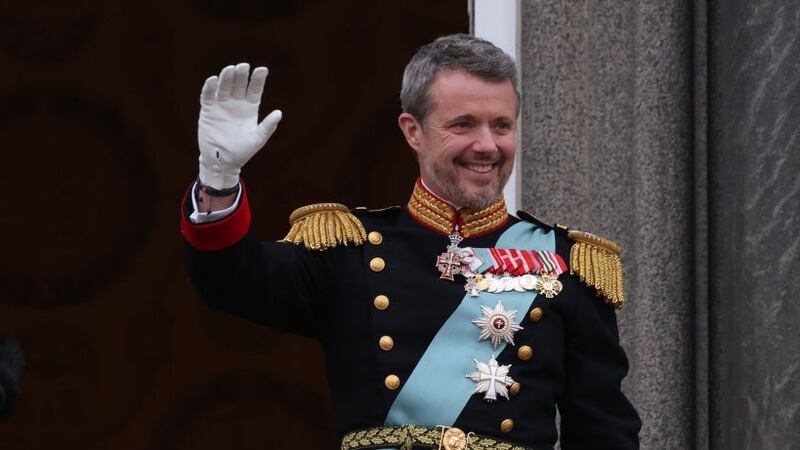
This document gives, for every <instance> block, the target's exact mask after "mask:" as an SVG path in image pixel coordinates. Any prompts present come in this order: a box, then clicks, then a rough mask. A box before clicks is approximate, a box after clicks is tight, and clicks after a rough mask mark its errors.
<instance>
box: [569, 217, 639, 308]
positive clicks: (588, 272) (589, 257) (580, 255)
mask: <svg viewBox="0 0 800 450" xmlns="http://www.w3.org/2000/svg"><path fill="white" fill-rule="evenodd" d="M567 236H568V237H569V238H570V239H572V240H573V241H575V243H574V244H572V248H571V249H570V252H569V272H570V273H577V274H578V277H579V278H580V280H581V281H582V282H584V283H585V284H587V285H589V286H592V287H594V288H595V289H597V293H598V294H600V295H601V296H602V297H603V298H604V299H605V301H606V303H608V304H610V305H612V306H614V307H615V308H617V309H619V308H622V305H623V304H624V303H625V294H624V292H623V286H622V263H621V262H620V259H619V252H620V248H619V245H617V244H616V243H615V242H613V241H609V240H608V239H603V238H601V237H599V236H595V235H593V234H591V233H586V232H584V231H577V230H570V231H568V232H567Z"/></svg>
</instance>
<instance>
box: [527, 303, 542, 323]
mask: <svg viewBox="0 0 800 450" xmlns="http://www.w3.org/2000/svg"><path fill="white" fill-rule="evenodd" d="M543 315H544V311H542V308H539V307H538V306H537V307H536V308H533V309H532V310H531V313H530V317H531V320H532V321H534V322H538V321H539V320H540V319H541V318H542V316H543Z"/></svg>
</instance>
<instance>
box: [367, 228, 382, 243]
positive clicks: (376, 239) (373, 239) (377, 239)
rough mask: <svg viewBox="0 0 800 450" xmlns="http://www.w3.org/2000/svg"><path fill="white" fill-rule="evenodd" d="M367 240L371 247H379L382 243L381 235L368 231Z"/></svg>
mask: <svg viewBox="0 0 800 450" xmlns="http://www.w3.org/2000/svg"><path fill="white" fill-rule="evenodd" d="M367 240H369V243H370V244H372V245H380V243H381V242H383V235H382V234H380V233H378V232H377V231H370V232H369V234H368V235H367Z"/></svg>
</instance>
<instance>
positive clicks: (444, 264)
mask: <svg viewBox="0 0 800 450" xmlns="http://www.w3.org/2000/svg"><path fill="white" fill-rule="evenodd" d="M448 237H449V238H450V245H448V246H447V250H446V251H445V252H444V253H442V254H441V255H439V256H438V257H437V258H436V268H438V269H439V272H441V273H442V275H441V276H440V277H439V278H440V279H443V280H450V281H455V278H453V276H454V275H458V274H460V273H461V255H460V251H461V249H460V248H458V244H460V243H461V241H463V240H464V238H463V237H461V234H459V232H458V229H456V230H455V231H453V234H451V235H450V236H448Z"/></svg>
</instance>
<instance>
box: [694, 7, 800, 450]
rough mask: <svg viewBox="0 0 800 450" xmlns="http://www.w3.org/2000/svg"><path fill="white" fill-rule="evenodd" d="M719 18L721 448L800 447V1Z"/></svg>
mask: <svg viewBox="0 0 800 450" xmlns="http://www.w3.org/2000/svg"><path fill="white" fill-rule="evenodd" d="M710 16H711V17H712V18H713V20H712V21H711V22H710V30H709V31H710V36H711V40H710V45H711V47H710V48H709V55H710V61H709V62H710V65H709V76H710V84H709V86H710V94H711V96H710V99H711V104H710V111H709V112H710V115H709V125H710V131H711V133H710V135H709V137H710V140H709V142H710V150H711V151H710V154H709V187H710V190H709V207H710V208H709V226H710V233H709V234H710V237H711V239H710V260H709V262H710V264H709V268H710V275H711V277H710V279H711V303H710V306H711V308H710V312H711V325H712V327H711V331H712V333H711V367H712V371H711V391H710V392H711V400H712V402H711V423H712V428H711V447H712V448H714V449H731V450H737V449H790V448H791V449H797V448H800V326H799V325H798V321H799V319H800V301H798V292H800V274H799V272H800V3H798V2H797V1H794V0H724V1H723V0H715V1H713V2H712V3H711V9H710Z"/></svg>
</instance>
